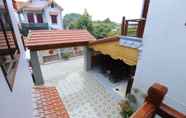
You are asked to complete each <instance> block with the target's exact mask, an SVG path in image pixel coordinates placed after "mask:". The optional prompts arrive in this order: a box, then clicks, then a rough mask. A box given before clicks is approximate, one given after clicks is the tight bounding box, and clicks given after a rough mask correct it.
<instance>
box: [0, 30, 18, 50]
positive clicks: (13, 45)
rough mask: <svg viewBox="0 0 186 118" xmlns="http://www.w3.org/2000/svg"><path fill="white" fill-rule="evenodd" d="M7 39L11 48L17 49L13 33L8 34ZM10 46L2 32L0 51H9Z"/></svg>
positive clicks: (0, 35) (0, 33) (0, 34)
mask: <svg viewBox="0 0 186 118" xmlns="http://www.w3.org/2000/svg"><path fill="white" fill-rule="evenodd" d="M6 34H7V38H8V41H9V44H10V47H11V48H15V43H14V40H13V36H12V34H11V32H6ZM7 49H8V46H7V43H6V39H5V36H4V33H3V32H0V50H7Z"/></svg>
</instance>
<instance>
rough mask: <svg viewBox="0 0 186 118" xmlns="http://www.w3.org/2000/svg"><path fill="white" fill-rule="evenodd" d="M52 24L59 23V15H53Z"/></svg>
mask: <svg viewBox="0 0 186 118" xmlns="http://www.w3.org/2000/svg"><path fill="white" fill-rule="evenodd" d="M51 21H52V24H57V15H51Z"/></svg>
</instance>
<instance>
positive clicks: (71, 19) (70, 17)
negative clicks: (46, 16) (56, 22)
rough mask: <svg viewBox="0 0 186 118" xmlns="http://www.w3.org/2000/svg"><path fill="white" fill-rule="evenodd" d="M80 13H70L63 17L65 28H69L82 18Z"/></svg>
mask: <svg viewBox="0 0 186 118" xmlns="http://www.w3.org/2000/svg"><path fill="white" fill-rule="evenodd" d="M80 16H81V15H80V14H77V13H70V14H66V15H65V16H64V18H63V24H64V28H65V29H69V27H72V26H71V25H73V24H74V23H75V22H77V21H78V20H79V18H80Z"/></svg>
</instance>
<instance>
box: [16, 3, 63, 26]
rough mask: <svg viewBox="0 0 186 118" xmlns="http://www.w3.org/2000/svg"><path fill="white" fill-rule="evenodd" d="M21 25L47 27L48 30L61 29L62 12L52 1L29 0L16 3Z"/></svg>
mask: <svg viewBox="0 0 186 118" xmlns="http://www.w3.org/2000/svg"><path fill="white" fill-rule="evenodd" d="M17 4H18V5H19V8H18V14H19V18H20V22H21V23H26V24H42V23H45V24H46V25H48V27H49V29H63V20H62V11H63V8H62V7H61V6H59V5H58V4H57V3H56V2H55V1H54V0H30V1H28V2H25V3H23V2H17Z"/></svg>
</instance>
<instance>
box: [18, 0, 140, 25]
mask: <svg viewBox="0 0 186 118" xmlns="http://www.w3.org/2000/svg"><path fill="white" fill-rule="evenodd" d="M19 1H27V0H19ZM55 1H56V2H57V3H58V4H59V5H60V6H62V8H63V9H64V11H63V15H65V14H68V13H80V14H82V13H83V11H84V9H87V11H88V13H89V14H90V15H91V16H92V19H93V20H104V19H106V18H110V19H111V20H112V21H115V22H118V23H121V20H122V17H123V16H125V17H126V18H127V19H131V18H140V16H141V11H142V5H143V0H55Z"/></svg>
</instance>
